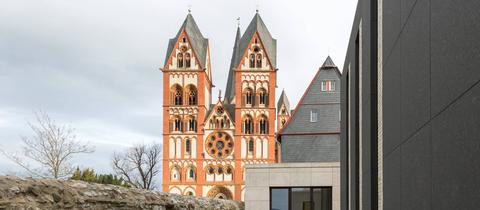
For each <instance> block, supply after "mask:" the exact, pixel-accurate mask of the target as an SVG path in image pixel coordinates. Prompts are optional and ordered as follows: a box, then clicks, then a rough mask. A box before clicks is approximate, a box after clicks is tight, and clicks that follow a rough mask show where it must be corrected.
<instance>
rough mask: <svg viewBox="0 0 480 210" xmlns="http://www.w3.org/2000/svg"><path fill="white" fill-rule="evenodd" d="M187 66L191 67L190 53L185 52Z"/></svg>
mask: <svg viewBox="0 0 480 210" xmlns="http://www.w3.org/2000/svg"><path fill="white" fill-rule="evenodd" d="M185 68H190V53H185Z"/></svg>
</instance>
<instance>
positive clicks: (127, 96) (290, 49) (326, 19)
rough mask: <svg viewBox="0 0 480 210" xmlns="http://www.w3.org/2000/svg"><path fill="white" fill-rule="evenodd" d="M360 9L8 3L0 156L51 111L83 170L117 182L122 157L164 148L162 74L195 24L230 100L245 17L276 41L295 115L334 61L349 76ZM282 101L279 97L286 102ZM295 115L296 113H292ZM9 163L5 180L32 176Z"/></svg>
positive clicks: (1, 38) (342, 3) (276, 1)
mask: <svg viewBox="0 0 480 210" xmlns="http://www.w3.org/2000/svg"><path fill="white" fill-rule="evenodd" d="M356 4H357V1H356V0H311V1H306V0H295V1H291V0H241V1H240V0H235V1H233V0H229V1H225V0H175V1H164V0H135V1H134V0H129V1H127V0H70V1H65V0H35V1H28V0H2V1H1V5H2V6H1V7H0V148H1V149H3V150H5V151H7V152H10V153H14V152H18V151H21V147H22V142H21V138H20V136H30V135H32V131H31V130H30V129H29V128H28V125H27V121H32V120H33V118H34V115H33V112H34V111H36V110H43V111H45V112H47V113H48V114H49V115H50V117H51V118H53V119H54V120H55V121H56V122H57V123H59V124H70V125H71V126H72V127H74V128H75V129H76V134H77V136H78V137H79V139H80V140H81V141H83V142H88V143H90V144H91V145H93V146H95V148H96V151H95V152H94V153H92V154H85V155H79V156H77V157H75V158H74V160H73V162H74V164H75V165H78V166H80V167H81V168H87V167H88V168H93V169H95V170H96V171H97V172H101V173H110V172H112V169H111V168H112V167H111V164H110V161H111V156H112V154H113V153H114V152H115V151H122V150H124V149H125V148H127V147H129V146H132V145H135V144H138V143H152V142H157V143H161V142H162V72H161V71H159V68H160V67H163V65H164V63H163V62H164V59H165V54H166V50H167V44H168V40H169V39H170V38H173V37H174V36H175V35H176V33H177V31H178V29H179V28H180V26H181V24H182V22H183V20H184V19H185V17H186V15H187V14H188V8H190V9H191V13H192V15H193V17H194V18H195V20H196V22H197V24H198V26H199V28H200V30H201V32H202V33H203V35H204V36H205V37H207V38H208V39H209V43H210V50H211V52H210V55H211V62H212V74H213V83H214V85H215V86H216V88H215V89H214V90H213V97H214V98H216V97H217V95H218V89H222V91H224V90H225V85H226V78H227V74H228V67H229V61H230V56H231V54H232V52H231V51H232V48H233V42H234V38H235V32H236V27H237V24H238V23H237V18H238V17H240V28H241V30H242V33H243V31H244V30H245V28H246V27H247V26H248V23H249V22H250V20H251V19H252V18H253V16H254V15H255V10H256V9H258V10H259V13H260V15H261V17H262V19H263V20H264V22H265V24H266V25H267V27H268V28H269V30H270V33H271V34H272V36H273V37H274V38H275V39H277V66H278V68H279V71H278V77H277V80H278V89H277V93H280V92H281V90H282V89H284V90H285V91H286V93H287V96H288V98H289V99H290V104H291V105H292V106H295V105H296V104H297V102H298V100H299V99H300V97H301V95H302V94H303V92H304V91H305V89H306V88H307V86H308V84H309V82H310V81H311V79H312V77H313V76H314V75H315V73H316V71H317V70H318V68H319V67H320V66H321V65H322V63H323V62H324V60H325V59H326V57H327V55H330V56H331V57H332V59H333V61H334V62H335V64H336V65H337V66H338V67H339V68H340V69H342V66H343V61H344V58H345V53H346V47H347V44H348V39H349V36H350V30H351V26H352V23H353V17H354V13H355V7H356ZM276 97H277V99H278V94H277V96H276ZM292 108H293V107H292ZM24 173H25V172H23V171H22V169H21V168H19V167H17V166H15V165H14V164H13V163H11V162H10V161H9V160H7V159H6V158H4V157H2V156H0V175H2V174H17V175H24Z"/></svg>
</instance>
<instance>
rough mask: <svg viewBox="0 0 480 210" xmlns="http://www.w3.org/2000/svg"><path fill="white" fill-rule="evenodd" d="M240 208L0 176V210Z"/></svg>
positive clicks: (159, 194) (240, 207)
mask: <svg viewBox="0 0 480 210" xmlns="http://www.w3.org/2000/svg"><path fill="white" fill-rule="evenodd" d="M3 209H14V210H17V209H18V210H23V209H25V210H27V209H28V210H43V209H76V210H90V209H91V210H100V209H101V210H104V209H105V210H110V209H111V210H113V209H115V210H122V209H129V210H130V209H131V210H137V209H152V210H169V209H172V210H173V209H208V210H215V209H225V210H243V209H244V207H243V203H242V202H237V201H231V200H219V199H207V198H195V197H193V196H181V195H175V194H169V193H163V192H156V191H148V190H140V189H132V188H124V187H119V186H114V185H102V184H94V183H86V182H82V181H60V180H49V179H21V178H17V177H11V176H0V210H3Z"/></svg>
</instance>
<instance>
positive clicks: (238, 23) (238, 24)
mask: <svg viewBox="0 0 480 210" xmlns="http://www.w3.org/2000/svg"><path fill="white" fill-rule="evenodd" d="M237 26H238V27H240V17H238V18H237Z"/></svg>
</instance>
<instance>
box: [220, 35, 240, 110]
mask: <svg viewBox="0 0 480 210" xmlns="http://www.w3.org/2000/svg"><path fill="white" fill-rule="evenodd" d="M240 36H241V35H240V27H238V28H237V35H236V36H235V43H234V44H233V52H232V59H231V61H230V69H228V79H227V88H226V89H225V97H224V98H225V101H226V103H227V104H229V103H230V101H232V100H233V97H235V75H234V71H235V63H237V61H236V59H239V56H237V54H238V45H239V42H240Z"/></svg>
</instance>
